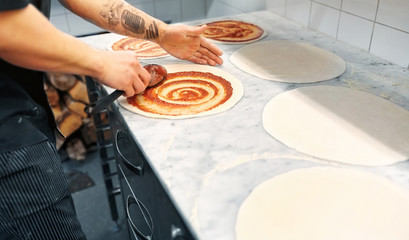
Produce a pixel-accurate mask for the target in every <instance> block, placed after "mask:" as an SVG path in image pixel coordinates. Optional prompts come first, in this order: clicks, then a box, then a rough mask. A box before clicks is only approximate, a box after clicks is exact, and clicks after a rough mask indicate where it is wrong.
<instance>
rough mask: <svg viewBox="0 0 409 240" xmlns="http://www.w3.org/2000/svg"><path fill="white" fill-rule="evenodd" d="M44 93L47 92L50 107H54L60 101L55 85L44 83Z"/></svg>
mask: <svg viewBox="0 0 409 240" xmlns="http://www.w3.org/2000/svg"><path fill="white" fill-rule="evenodd" d="M44 89H45V93H46V94H47V98H48V102H49V103H50V106H51V107H55V106H57V105H58V104H59V102H60V95H59V94H58V91H57V89H56V88H55V87H53V86H52V85H50V84H44Z"/></svg>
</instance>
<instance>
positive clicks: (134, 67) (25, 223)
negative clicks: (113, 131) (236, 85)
mask: <svg viewBox="0 0 409 240" xmlns="http://www.w3.org/2000/svg"><path fill="white" fill-rule="evenodd" d="M61 3H62V4H63V5H64V6H65V7H67V8H68V9H69V10H70V11H72V12H74V13H76V14H78V15H80V16H81V17H83V18H85V19H88V20H89V21H91V22H93V23H95V24H96V25H98V26H100V27H102V28H104V29H106V30H108V31H112V32H116V33H119V34H122V35H127V36H132V37H137V38H143V39H147V40H151V41H153V42H156V43H158V44H160V46H161V47H162V48H164V49H165V50H166V51H168V52H169V53H170V54H171V55H173V56H175V57H177V58H180V59H183V60H188V61H191V62H194V63H198V64H208V65H217V64H222V59H221V58H220V56H221V55H222V51H221V50H220V49H219V48H218V47H216V46H215V45H214V44H212V43H210V42H209V41H207V40H206V39H205V38H204V37H202V36H200V35H201V34H202V33H203V32H204V30H205V29H206V26H202V27H190V26H185V25H167V24H165V23H163V22H162V21H160V20H158V19H155V18H153V17H151V16H149V15H147V14H146V13H144V12H142V11H140V10H138V9H136V8H134V7H132V6H131V5H129V4H128V3H126V2H124V1H121V0H112V1H110V0H105V1H91V0H88V1H86V0H66V1H63V0H61ZM49 13H50V1H49V0H43V1H42V0H32V1H29V0H2V1H1V2H0V58H1V59H0V189H1V191H0V236H1V237H2V238H3V239H42V240H45V239H85V238H86V237H85V235H84V233H83V231H82V229H81V226H80V224H79V222H78V220H77V217H76V214H75V210H74V206H73V201H72V198H71V195H70V193H69V190H68V186H67V182H66V180H65V178H64V175H63V172H62V168H61V165H60V158H59V155H58V152H57V151H56V147H55V133H54V129H55V122H54V119H53V116H52V112H51V110H50V108H49V105H48V101H47V98H46V95H45V92H44V88H43V79H44V76H45V75H44V71H53V72H63V73H72V74H78V75H89V76H91V77H94V78H95V79H98V81H100V82H101V83H103V84H105V85H107V86H109V87H112V88H116V89H120V90H123V91H124V92H125V95H126V96H132V95H134V94H136V93H139V92H142V91H143V90H144V89H145V88H146V86H147V85H148V83H149V80H150V74H149V73H148V72H147V71H146V70H145V69H144V68H143V67H142V66H141V64H140V63H139V61H138V59H137V58H136V56H135V54H134V53H132V52H108V51H101V50H96V49H93V48H91V47H89V46H88V45H86V44H84V43H83V42H81V41H80V40H78V39H76V38H74V37H72V36H69V35H67V34H65V33H63V32H60V31H59V30H57V29H56V28H55V27H54V26H53V25H52V24H51V23H49V22H48V20H47V17H49Z"/></svg>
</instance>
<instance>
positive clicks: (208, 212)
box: [82, 11, 409, 240]
mask: <svg viewBox="0 0 409 240" xmlns="http://www.w3.org/2000/svg"><path fill="white" fill-rule="evenodd" d="M220 19H235V20H242V21H247V22H252V23H255V24H258V25H260V26H262V27H263V28H264V29H266V30H267V31H268V36H267V37H266V38H264V39H262V40H261V41H266V40H294V41H302V42H306V43H309V44H312V45H315V46H317V47H320V48H323V49H326V50H328V51H331V52H333V53H335V54H337V55H338V56H340V57H342V58H343V59H344V60H345V61H346V64H347V70H346V72H345V73H344V74H342V75H341V76H340V77H338V78H336V79H332V80H329V81H324V82H320V83H313V84H288V83H280V82H275V81H267V80H263V79H260V78H257V77H254V76H252V75H250V74H247V73H245V72H243V71H241V70H240V69H238V68H236V67H235V66H234V65H233V64H232V63H231V62H230V61H229V56H230V55H231V54H232V53H233V52H235V51H236V50H238V49H239V48H241V47H242V46H243V45H240V44H238V45H223V44H219V45H218V46H219V47H220V48H221V49H222V50H223V51H224V55H223V59H224V64H223V65H222V66H218V67H217V68H220V69H222V70H224V71H226V72H228V73H230V74H232V75H234V76H235V77H236V78H238V79H239V80H240V81H241V82H242V84H243V86H244V96H243V97H242V99H241V100H240V101H239V102H238V103H237V104H236V105H235V106H234V107H233V108H231V109H230V110H228V111H226V112H223V113H219V114H215V115H210V116H203V117H198V118H189V119H180V120H166V119H154V118H147V117H143V116H140V115H137V114H134V113H131V112H129V111H127V110H125V109H123V108H121V107H119V106H118V109H119V112H120V114H121V115H122V117H123V119H124V122H126V125H127V127H128V128H129V130H130V132H131V135H133V137H134V138H135V139H136V140H137V142H138V144H133V143H132V145H134V146H140V147H141V149H142V151H143V152H144V154H145V156H146V157H147V160H148V161H149V163H150V164H151V165H152V169H153V172H154V173H156V175H157V176H158V178H159V179H160V182H162V183H163V184H164V186H165V188H166V190H167V191H168V193H169V194H170V196H171V200H172V201H174V203H175V205H176V209H178V210H179V211H180V213H181V216H182V219H184V220H186V222H187V226H186V227H187V228H191V229H193V235H196V237H197V238H198V239H212V240H215V239H226V240H229V239H230V240H233V239H235V238H236V236H235V224H236V218H237V214H238V211H239V208H240V206H241V204H242V203H243V201H244V200H245V199H246V198H247V197H248V196H249V194H250V192H251V191H252V190H253V189H254V188H255V187H256V186H257V185H259V184H260V183H262V182H263V181H265V180H267V179H270V178H272V177H274V176H277V175H279V174H283V173H286V172H288V171H291V170H294V169H300V168H309V167H314V166H331V167H335V168H347V169H357V170H362V171H366V172H370V173H374V174H376V175H380V176H384V177H386V178H389V179H390V180H392V181H393V182H395V183H396V184H399V185H400V186H402V187H404V188H407V189H409V161H405V162H401V163H397V164H393V165H388V166H380V167H362V166H353V165H346V164H341V163H335V162H329V161H325V160H322V159H318V158H315V157H312V156H308V155H306V154H302V153H300V152H297V151H295V150H293V149H291V148H289V147H287V146H285V145H284V144H282V143H281V142H279V141H278V140H276V139H274V138H273V137H271V136H270V135H269V134H268V133H267V132H266V131H265V130H264V128H263V125H262V112H263V108H264V106H265V105H266V104H267V102H268V101H269V100H270V99H272V98H273V97H275V96H277V95H278V94H280V93H283V92H285V91H288V90H292V89H296V88H299V87H303V86H314V85H334V86H343V87H347V88H353V89H357V90H362V91H365V92H369V93H372V94H374V95H377V96H380V97H382V98H385V99H388V100H389V101H391V102H393V103H395V104H397V105H399V106H401V107H403V108H405V109H407V110H409V73H408V72H407V71H408V70H407V69H403V68H402V67H399V66H396V65H393V64H390V63H388V62H386V61H384V60H382V59H380V58H377V57H374V56H372V55H370V54H368V53H366V52H364V51H361V50H359V49H356V48H354V47H351V46H348V45H346V44H342V43H340V42H337V41H336V40H334V39H331V38H329V37H327V36H324V35H322V34H320V33H317V32H314V31H311V30H309V29H307V28H305V27H302V26H300V25H298V24H296V23H293V22H291V21H288V20H286V19H284V18H282V17H279V16H277V15H275V14H272V13H270V12H267V11H262V12H255V13H250V14H243V15H237V16H230V17H224V18H220ZM212 20H219V19H211V20H209V19H206V20H203V21H194V22H189V23H187V24H189V25H199V24H202V23H205V22H208V21H212ZM115 37H116V36H115V35H114V34H102V35H96V36H90V37H85V38H82V40H83V41H84V42H86V43H88V44H90V45H92V46H94V47H96V48H99V49H105V48H106V46H107V45H108V44H109V43H111V42H112V40H113V39H115ZM141 62H142V63H143V64H148V63H157V64H162V65H166V64H177V63H185V62H182V61H180V60H177V59H175V58H173V57H166V58H160V59H156V60H149V61H148V60H142V61H141ZM107 91H108V92H110V91H112V89H107ZM300 121H302V119H300ZM131 139H133V138H131ZM408 141H409V139H408ZM131 184H137V183H131ZM138 194H143V193H138ZM154 221H155V220H154ZM176 230H177V229H176ZM157 239H167V238H166V236H163V238H158V237H157ZM169 239H170V237H169Z"/></svg>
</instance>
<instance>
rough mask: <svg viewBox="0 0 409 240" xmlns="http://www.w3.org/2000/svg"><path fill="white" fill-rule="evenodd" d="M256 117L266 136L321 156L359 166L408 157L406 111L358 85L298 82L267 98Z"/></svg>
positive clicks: (408, 130)
mask: <svg viewBox="0 0 409 240" xmlns="http://www.w3.org/2000/svg"><path fill="white" fill-rule="evenodd" d="M262 118H263V126H264V128H265V130H266V131H267V132H268V133H269V134H271V136H273V137H274V138H276V139H278V140H279V141H281V142H283V143H284V144H285V145H287V146H289V147H291V148H294V149H295V150H297V151H300V152H303V153H306V154H309V155H312V156H316V157H319V158H322V159H326V160H332V161H338V162H342V163H347V164H356V165H365V166H381V165H388V164H393V163H396V162H400V161H405V160H408V159H409V111H407V110H406V109H404V108H402V107H400V106H398V105H395V104H393V103H391V102H389V101H387V100H385V99H383V98H380V97H378V96H375V95H372V94H369V93H366V92H363V91H358V90H354V89H349V88H344V87H336V86H325V85H323V86H311V87H301V88H298V89H295V90H291V91H287V92H284V93H282V94H279V95H278V96H276V97H274V98H273V99H271V100H270V101H269V102H268V103H267V105H266V106H265V108H264V111H263V117H262Z"/></svg>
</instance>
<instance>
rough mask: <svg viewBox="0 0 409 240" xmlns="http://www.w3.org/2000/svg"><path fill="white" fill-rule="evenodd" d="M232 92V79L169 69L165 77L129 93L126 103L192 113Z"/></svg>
mask: <svg viewBox="0 0 409 240" xmlns="http://www.w3.org/2000/svg"><path fill="white" fill-rule="evenodd" d="M232 94H233V88H232V86H231V83H230V82H229V81H227V80H226V79H224V78H222V77H219V76H216V75H214V74H212V73H208V72H197V71H189V72H176V73H168V75H167V77H166V79H165V80H164V81H163V82H162V83H160V84H158V85H157V86H155V87H152V88H147V89H146V90H145V91H144V92H143V93H141V94H138V95H135V96H133V97H129V98H128V99H127V101H128V103H129V104H131V105H133V106H135V107H137V108H139V109H140V110H142V111H145V112H149V113H153V114H160V115H169V116H180V115H195V114H198V113H201V112H204V111H209V110H211V109H213V108H215V107H217V106H219V105H221V104H223V103H224V102H226V101H227V100H229V99H230V97H231V96H232Z"/></svg>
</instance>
